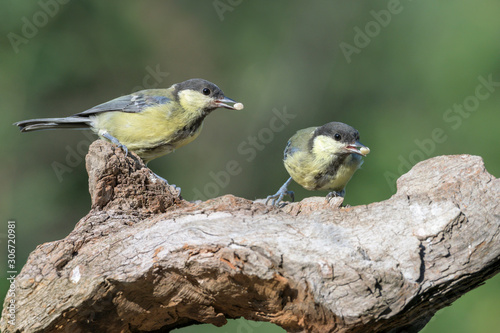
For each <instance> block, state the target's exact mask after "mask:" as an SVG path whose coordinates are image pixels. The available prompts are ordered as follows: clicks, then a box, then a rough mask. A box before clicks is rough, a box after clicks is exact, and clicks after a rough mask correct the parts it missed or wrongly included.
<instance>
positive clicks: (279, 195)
mask: <svg viewBox="0 0 500 333" xmlns="http://www.w3.org/2000/svg"><path fill="white" fill-rule="evenodd" d="M285 195H288V196H289V197H290V198H291V199H292V202H294V201H295V193H293V191H281V189H280V190H279V191H278V192H276V193H275V194H272V195H268V196H267V199H266V205H267V203H268V202H269V200H271V199H273V201H272V203H271V206H276V205H278V204H279V203H280V202H281V200H283V197H284V196H285Z"/></svg>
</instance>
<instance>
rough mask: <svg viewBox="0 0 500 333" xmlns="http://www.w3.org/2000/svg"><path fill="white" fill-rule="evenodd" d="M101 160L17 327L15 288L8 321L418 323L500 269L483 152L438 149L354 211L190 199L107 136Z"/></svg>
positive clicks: (25, 328)
mask: <svg viewBox="0 0 500 333" xmlns="http://www.w3.org/2000/svg"><path fill="white" fill-rule="evenodd" d="M87 170H88V172H89V187H90V192H91V196H92V205H93V206H92V209H91V210H90V212H89V213H88V215H87V216H85V217H83V218H82V219H81V220H80V221H79V222H78V224H77V225H76V227H75V229H74V230H73V231H72V232H71V233H70V234H69V235H68V236H67V237H66V238H65V239H63V240H60V241H55V242H51V243H46V244H42V245H40V246H38V247H37V248H36V250H35V251H33V253H31V255H30V257H29V259H28V262H27V263H26V265H25V266H24V268H23V269H22V271H21V273H20V274H19V276H18V277H17V279H16V285H17V287H18V289H17V294H16V302H17V303H16V305H17V313H16V326H15V327H12V326H10V325H8V323H7V319H8V318H7V312H6V305H7V304H8V302H9V301H10V299H9V297H7V298H6V300H5V303H4V311H3V316H2V319H1V321H0V328H1V329H2V332H15V331H16V330H18V331H19V332H52V331H62V332H157V331H158V332H159V331H162V332H167V331H168V330H169V329H172V328H176V327H182V326H185V325H190V324H195V323H212V324H214V325H217V326H220V325H224V323H225V322H226V318H238V317H241V316H243V317H245V318H247V319H251V320H261V321H269V322H272V323H275V324H277V325H280V326H281V327H283V328H285V329H286V330H287V331H289V332H388V331H391V332H417V331H418V330H420V329H421V328H422V327H423V326H424V325H425V324H426V323H427V321H428V320H429V319H430V318H431V317H432V316H433V315H434V313H435V312H436V311H437V310H439V309H441V308H442V307H444V306H447V305H450V304H451V303H452V302H453V301H454V300H456V299H457V298H458V297H460V296H461V295H463V294H464V293H466V292H467V291H469V290H471V289H472V288H474V287H477V286H478V285H480V284H481V283H483V282H484V281H485V280H486V279H488V278H490V277H492V276H493V275H494V274H496V273H497V272H498V270H499V269H500V210H499V205H498V202H499V198H500V196H499V193H500V182H499V180H498V179H496V178H495V177H493V176H492V175H490V174H489V173H488V172H487V171H486V170H485V167H484V164H483V161H482V159H481V158H480V157H476V156H470V155H458V156H440V157H435V158H432V159H429V160H426V161H423V162H421V163H419V164H417V165H416V166H415V167H414V168H413V169H412V170H411V171H410V172H408V173H407V174H405V175H403V176H402V177H401V178H400V179H399V180H398V183H397V185H398V190H397V193H396V194H395V195H394V196H392V197H391V198H390V199H388V200H385V201H383V202H377V203H372V204H369V205H366V206H356V207H348V208H341V207H339V206H340V204H341V203H342V199H341V198H334V199H333V200H332V201H331V202H330V203H328V202H326V201H325V199H324V198H323V197H321V198H320V197H312V198H308V199H304V200H302V201H301V202H298V203H293V204H288V205H286V206H285V207H283V208H271V207H269V206H265V205H264V204H263V203H262V201H259V200H258V201H255V202H254V201H250V200H246V199H242V198H237V197H234V196H231V195H227V196H223V197H219V198H216V199H213V200H209V201H206V202H201V203H196V204H194V203H189V202H186V201H183V200H180V199H178V198H177V197H176V192H175V190H173V188H170V187H166V186H164V185H163V184H162V183H161V182H160V181H155V177H154V176H153V175H152V174H151V173H150V171H149V169H147V168H145V167H144V165H143V164H142V162H141V161H140V160H139V159H138V158H137V157H136V156H135V155H133V154H130V153H129V156H128V157H125V156H124V154H123V151H122V150H121V149H119V148H114V147H113V146H112V145H110V144H107V143H104V142H102V141H96V142H95V143H93V144H92V145H91V147H90V151H89V154H88V156H87ZM366 186H370V184H367V185H366Z"/></svg>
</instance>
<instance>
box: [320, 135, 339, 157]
mask: <svg viewBox="0 0 500 333" xmlns="http://www.w3.org/2000/svg"><path fill="white" fill-rule="evenodd" d="M341 147H342V144H340V143H339V142H338V141H335V140H334V139H332V138H331V137H329V136H325V135H319V136H317V137H316V138H315V139H314V145H313V152H314V153H316V154H318V153H319V154H325V153H329V154H332V153H335V152H336V151H338V150H339V149H341Z"/></svg>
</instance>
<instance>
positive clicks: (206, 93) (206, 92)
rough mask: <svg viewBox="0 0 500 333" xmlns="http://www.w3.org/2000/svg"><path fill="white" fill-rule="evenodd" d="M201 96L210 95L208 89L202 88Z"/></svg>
mask: <svg viewBox="0 0 500 333" xmlns="http://www.w3.org/2000/svg"><path fill="white" fill-rule="evenodd" d="M203 95H205V96H208V95H210V89H208V88H203Z"/></svg>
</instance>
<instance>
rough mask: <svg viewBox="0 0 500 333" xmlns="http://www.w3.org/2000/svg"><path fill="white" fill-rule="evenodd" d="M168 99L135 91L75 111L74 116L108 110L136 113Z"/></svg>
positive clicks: (163, 102) (168, 100)
mask: <svg viewBox="0 0 500 333" xmlns="http://www.w3.org/2000/svg"><path fill="white" fill-rule="evenodd" d="M170 101H171V99H170V98H168V97H165V96H159V95H158V96H155V95H145V94H143V93H141V92H137V93H134V94H131V95H126V96H121V97H118V98H115V99H113V100H111V101H108V102H106V103H102V104H99V105H97V106H94V107H93V108H91V109H88V110H86V111H83V112H80V113H77V114H75V115H74V116H77V117H88V116H92V115H94V114H96V113H102V112H110V111H121V112H130V113H138V112H141V111H142V110H144V109H145V108H146V107H149V106H154V105H158V104H166V103H169V102H170Z"/></svg>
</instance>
